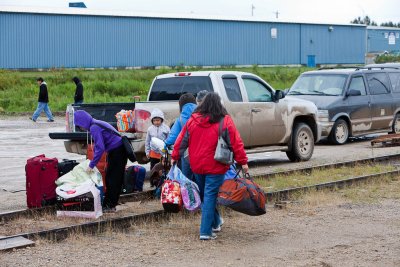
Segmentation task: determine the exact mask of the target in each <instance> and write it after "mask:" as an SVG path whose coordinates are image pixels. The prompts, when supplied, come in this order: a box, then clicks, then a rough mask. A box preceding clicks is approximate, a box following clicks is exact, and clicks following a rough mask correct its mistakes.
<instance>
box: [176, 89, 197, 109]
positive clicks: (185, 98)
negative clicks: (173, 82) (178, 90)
mask: <svg viewBox="0 0 400 267" xmlns="http://www.w3.org/2000/svg"><path fill="white" fill-rule="evenodd" d="M187 103H193V104H196V98H195V97H194V95H192V94H191V93H186V94H183V95H181V97H180V98H179V111H180V112H182V108H183V106H184V105H185V104H187Z"/></svg>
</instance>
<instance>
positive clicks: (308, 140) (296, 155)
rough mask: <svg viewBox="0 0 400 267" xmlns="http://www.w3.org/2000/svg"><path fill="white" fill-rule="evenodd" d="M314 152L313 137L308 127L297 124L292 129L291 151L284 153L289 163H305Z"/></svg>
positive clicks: (303, 124)
mask: <svg viewBox="0 0 400 267" xmlns="http://www.w3.org/2000/svg"><path fill="white" fill-rule="evenodd" d="M313 152H314V135H313V133H312V131H311V128H310V126H308V125H307V124H305V123H302V122H301V123H297V124H296V125H295V126H294V129H293V137H292V150H290V151H286V155H287V157H288V158H289V159H290V161H293V162H296V161H307V160H309V159H310V158H311V156H312V154H313Z"/></svg>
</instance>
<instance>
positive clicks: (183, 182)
mask: <svg viewBox="0 0 400 267" xmlns="http://www.w3.org/2000/svg"><path fill="white" fill-rule="evenodd" d="M167 176H168V178H169V179H171V180H173V181H177V182H178V183H179V185H180V187H181V196H182V201H183V206H184V207H185V209H187V210H189V211H196V210H198V209H199V208H200V206H201V200H200V191H199V187H198V186H197V184H196V183H195V182H193V181H191V180H190V179H188V178H187V177H186V176H185V175H184V174H183V173H182V171H181V170H180V169H179V168H178V167H177V166H176V165H172V167H171V169H170V170H169V173H168V175H167Z"/></svg>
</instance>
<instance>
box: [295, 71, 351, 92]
mask: <svg viewBox="0 0 400 267" xmlns="http://www.w3.org/2000/svg"><path fill="white" fill-rule="evenodd" d="M346 77H347V76H346V75H340V74H334V75H333V74H329V75H321V74H312V75H311V74H309V75H302V76H300V77H299V78H298V79H297V80H296V82H295V83H294V84H293V86H292V87H291V88H290V91H289V93H288V95H334V96H337V95H342V94H343V89H344V85H345V83H346Z"/></svg>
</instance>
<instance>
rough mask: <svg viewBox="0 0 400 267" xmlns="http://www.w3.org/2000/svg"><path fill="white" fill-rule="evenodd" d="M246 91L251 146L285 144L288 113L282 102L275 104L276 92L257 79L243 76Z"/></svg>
mask: <svg viewBox="0 0 400 267" xmlns="http://www.w3.org/2000/svg"><path fill="white" fill-rule="evenodd" d="M242 83H243V87H244V89H245V93H246V98H245V103H246V104H247V105H246V108H247V112H248V114H249V119H250V141H249V144H250V145H251V146H263V145H271V144H279V143H283V142H284V140H282V137H283V136H285V132H286V130H285V125H286V120H287V113H285V112H283V110H282V108H281V105H283V104H282V103H280V102H277V103H276V102H274V99H273V94H274V91H273V90H272V89H271V88H270V87H269V86H268V85H267V84H265V83H264V82H263V81H262V80H260V79H258V78H257V77H254V76H250V75H243V76H242Z"/></svg>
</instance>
